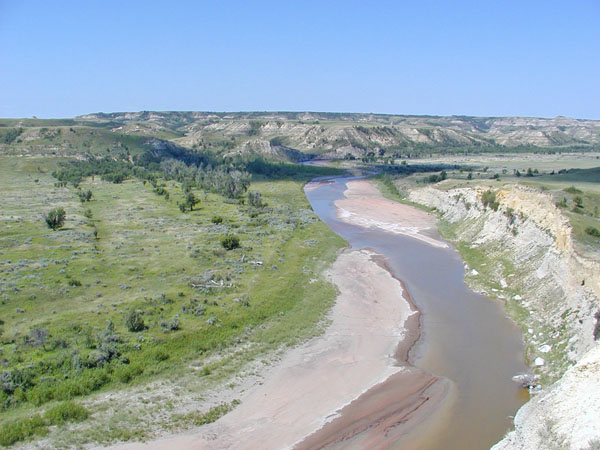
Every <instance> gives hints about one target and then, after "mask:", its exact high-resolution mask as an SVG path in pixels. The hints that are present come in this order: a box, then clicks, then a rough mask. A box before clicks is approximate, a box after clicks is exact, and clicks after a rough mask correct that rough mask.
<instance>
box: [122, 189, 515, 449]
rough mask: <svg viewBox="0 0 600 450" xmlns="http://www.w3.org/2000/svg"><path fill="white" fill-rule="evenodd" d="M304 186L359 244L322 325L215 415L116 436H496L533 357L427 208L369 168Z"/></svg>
mask: <svg viewBox="0 0 600 450" xmlns="http://www.w3.org/2000/svg"><path fill="white" fill-rule="evenodd" d="M306 192H307V196H308V197H309V200H310V201H311V204H312V206H313V208H314V209H315V211H316V212H317V214H319V216H320V217H321V218H322V219H323V220H324V221H325V222H326V223H327V224H328V225H329V226H331V227H332V228H333V229H334V231H336V232H338V233H339V234H341V235H342V236H343V237H344V238H346V239H347V240H348V241H349V242H350V244H351V245H352V247H353V248H352V249H351V250H346V251H345V252H343V253H341V254H340V256H339V257H338V259H337V260H336V262H335V263H334V264H333V266H332V267H331V268H330V269H329V271H328V272H327V273H326V274H325V276H326V277H328V279H330V280H331V281H332V282H333V283H335V284H336V286H337V287H338V289H339V295H338V298H337V300H336V303H335V305H334V307H333V308H332V310H331V312H330V313H329V316H328V320H329V322H330V323H329V325H328V327H327V328H326V331H325V333H324V334H323V335H322V336H320V337H317V338H314V339H312V340H311V341H309V342H307V343H305V344H303V345H301V346H299V347H297V348H294V349H292V350H290V351H289V352H287V353H286V354H285V356H284V357H283V358H282V359H281V360H280V361H279V362H278V363H277V364H276V365H275V366H274V367H272V368H271V369H269V371H268V372H267V373H265V374H264V382H262V383H260V384H257V385H256V386H255V387H253V388H251V389H249V390H248V391H247V392H246V394H245V396H244V397H242V398H241V404H240V405H239V406H238V407H237V408H235V409H234V410H233V411H232V412H231V413H229V414H227V415H225V416H224V417H222V418H221V419H219V420H218V421H216V422H215V423H213V424H210V425H206V426H204V427H201V428H198V429H195V430H192V431H190V432H187V433H184V434H179V435H174V436H173V435H172V436H166V437H164V438H162V439H159V440H156V441H152V442H148V443H136V444H126V445H122V446H119V447H117V448H120V449H123V450H124V449H129V450H133V449H163V448H180V449H184V448H185V449H188V448H203V449H204V448H206V449H217V448H219V449H220V448H232V449H255V448H261V449H279V448H301V449H309V448H398V447H402V448H408V449H410V448H415V449H416V448H446V449H448V448H450V449H451V448H456V449H458V448H488V447H489V446H490V445H491V444H493V443H494V442H496V441H497V440H499V439H500V438H501V437H502V435H503V434H504V432H505V431H506V430H507V429H508V428H509V427H510V418H509V416H510V415H511V414H514V412H515V411H516V409H517V408H518V407H519V406H520V405H521V404H522V403H523V401H524V400H525V398H524V397H523V396H522V395H520V394H521V392H520V391H519V390H518V388H517V387H516V386H515V385H514V384H513V383H512V382H511V379H510V378H511V376H512V375H514V374H515V373H517V372H519V371H523V370H525V367H524V363H523V361H522V356H521V355H522V348H521V341H520V336H519V333H518V330H517V328H516V327H515V326H514V325H513V324H512V323H511V322H510V321H508V320H507V319H506V318H505V317H504V314H503V312H502V309H501V307H500V305H499V304H497V303H495V302H492V301H490V300H489V299H486V298H484V297H481V296H479V295H477V294H474V293H472V292H470V291H469V290H468V289H466V287H465V286H464V283H463V282H462V278H463V276H464V271H463V266H462V262H461V261H460V258H459V257H458V255H457V254H456V252H455V251H454V250H453V249H451V248H450V246H449V245H448V244H447V243H446V242H444V241H442V240H441V239H440V238H439V236H438V235H437V233H436V231H435V225H434V221H433V219H432V217H430V216H429V215H427V214H426V213H424V212H422V211H419V210H417V209H414V208H411V207H408V206H406V205H400V204H398V203H395V202H392V201H389V200H386V199H384V198H383V197H382V196H381V194H380V193H379V191H377V190H376V189H375V188H374V187H373V186H372V185H371V184H370V183H368V182H366V181H364V180H350V181H349V180H348V179H333V180H331V182H319V183H315V184H309V185H307V187H306ZM431 258H433V259H431ZM430 260H431V261H433V263H429V262H427V261H430ZM400 280H402V281H400ZM409 294H410V295H409ZM411 296H412V297H413V298H411ZM413 301H414V303H413ZM415 304H416V306H417V307H418V308H419V309H420V310H421V311H422V313H423V315H422V316H421V315H420V313H419V311H418V310H417V309H416V307H415ZM483 424H485V426H484V425H483ZM257 445H258V447H257Z"/></svg>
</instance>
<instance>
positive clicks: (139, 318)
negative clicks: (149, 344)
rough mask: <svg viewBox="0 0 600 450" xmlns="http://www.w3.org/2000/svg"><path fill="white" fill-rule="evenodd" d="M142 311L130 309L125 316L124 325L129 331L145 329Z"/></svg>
mask: <svg viewBox="0 0 600 450" xmlns="http://www.w3.org/2000/svg"><path fill="white" fill-rule="evenodd" d="M143 314H144V313H143V312H142V311H140V310H139V309H138V310H134V309H132V310H131V311H129V313H128V314H127V317H126V318H125V326H126V327H127V329H128V330H129V331H133V332H137V331H142V330H145V329H146V324H145V323H144V317H143Z"/></svg>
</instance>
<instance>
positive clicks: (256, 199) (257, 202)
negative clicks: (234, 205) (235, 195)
mask: <svg viewBox="0 0 600 450" xmlns="http://www.w3.org/2000/svg"><path fill="white" fill-rule="evenodd" d="M248 205H250V206H253V207H255V208H262V207H263V206H265V204H264V203H263V201H262V195H261V193H260V192H252V191H249V192H248Z"/></svg>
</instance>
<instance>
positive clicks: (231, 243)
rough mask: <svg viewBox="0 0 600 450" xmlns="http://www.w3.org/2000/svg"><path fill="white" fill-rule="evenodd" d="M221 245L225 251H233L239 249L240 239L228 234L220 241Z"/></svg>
mask: <svg viewBox="0 0 600 450" xmlns="http://www.w3.org/2000/svg"><path fill="white" fill-rule="evenodd" d="M221 245H222V246H223V248H224V249H225V250H233V249H234V248H239V246H240V239H239V238H238V237H237V236H235V235H233V234H228V235H227V236H225V237H224V238H223V239H221Z"/></svg>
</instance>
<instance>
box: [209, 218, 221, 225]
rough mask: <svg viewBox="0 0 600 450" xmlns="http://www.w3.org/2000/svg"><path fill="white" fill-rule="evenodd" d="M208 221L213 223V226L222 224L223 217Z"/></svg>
mask: <svg viewBox="0 0 600 450" xmlns="http://www.w3.org/2000/svg"><path fill="white" fill-rule="evenodd" d="M210 221H211V222H212V223H214V224H215V225H219V224H220V223H223V217H221V216H212V218H211V219H210Z"/></svg>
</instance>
